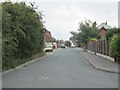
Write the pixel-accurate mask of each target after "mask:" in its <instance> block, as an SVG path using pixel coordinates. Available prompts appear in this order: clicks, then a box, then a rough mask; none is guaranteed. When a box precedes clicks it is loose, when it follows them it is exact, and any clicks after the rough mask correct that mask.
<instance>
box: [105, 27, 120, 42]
mask: <svg viewBox="0 0 120 90" xmlns="http://www.w3.org/2000/svg"><path fill="white" fill-rule="evenodd" d="M118 33H119V34H120V29H117V28H113V29H110V30H109V31H108V32H107V33H106V34H105V37H106V39H107V40H109V39H111V38H112V37H113V36H114V35H115V34H118Z"/></svg>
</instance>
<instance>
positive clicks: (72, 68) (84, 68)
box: [2, 48, 118, 88]
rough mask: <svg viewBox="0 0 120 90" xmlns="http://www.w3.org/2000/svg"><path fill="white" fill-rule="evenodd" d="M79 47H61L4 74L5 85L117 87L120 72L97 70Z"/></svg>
mask: <svg viewBox="0 0 120 90" xmlns="http://www.w3.org/2000/svg"><path fill="white" fill-rule="evenodd" d="M80 52H81V51H80V50H79V49H77V48H67V49H60V50H57V51H56V52H55V53H53V54H50V55H48V56H46V57H44V58H42V59H40V60H38V61H35V62H34V63H32V64H29V65H27V66H25V67H21V68H19V69H17V70H15V71H13V72H10V73H8V74H5V75H3V82H2V85H3V88H117V87H118V75H117V74H114V73H108V72H104V71H99V70H96V69H95V68H94V67H93V66H91V65H90V64H89V63H88V62H87V60H86V59H85V58H84V57H83V56H81V55H80Z"/></svg>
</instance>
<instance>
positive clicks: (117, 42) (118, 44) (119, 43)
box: [110, 34, 120, 63]
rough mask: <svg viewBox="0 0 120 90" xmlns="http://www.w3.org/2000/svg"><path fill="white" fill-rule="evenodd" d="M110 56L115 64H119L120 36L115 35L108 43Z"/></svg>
mask: <svg viewBox="0 0 120 90" xmlns="http://www.w3.org/2000/svg"><path fill="white" fill-rule="evenodd" d="M110 55H111V57H113V58H114V59H115V62H119V63H120V36H119V34H116V35H114V36H113V37H112V40H111V43H110Z"/></svg>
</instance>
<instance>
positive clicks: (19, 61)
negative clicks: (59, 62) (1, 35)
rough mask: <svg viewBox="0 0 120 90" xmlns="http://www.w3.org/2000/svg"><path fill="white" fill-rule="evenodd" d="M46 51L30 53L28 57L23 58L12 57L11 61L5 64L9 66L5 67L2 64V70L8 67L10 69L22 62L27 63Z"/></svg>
mask: <svg viewBox="0 0 120 90" xmlns="http://www.w3.org/2000/svg"><path fill="white" fill-rule="evenodd" d="M45 55H46V53H45V52H40V53H37V54H34V55H32V56H31V57H29V58H24V59H12V60H11V62H9V63H8V64H7V66H9V67H5V66H2V72H4V71H6V70H9V69H12V68H15V67H17V66H19V65H22V64H24V63H27V62H29V61H32V60H34V59H37V58H40V57H42V56H45Z"/></svg>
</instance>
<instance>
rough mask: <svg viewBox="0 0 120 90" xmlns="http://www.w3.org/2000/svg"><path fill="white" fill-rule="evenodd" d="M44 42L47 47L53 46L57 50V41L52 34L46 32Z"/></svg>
mask: <svg viewBox="0 0 120 90" xmlns="http://www.w3.org/2000/svg"><path fill="white" fill-rule="evenodd" d="M44 42H45V45H53V46H55V48H57V43H56V39H55V38H54V37H52V35H51V32H50V31H48V30H45V33H44Z"/></svg>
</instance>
